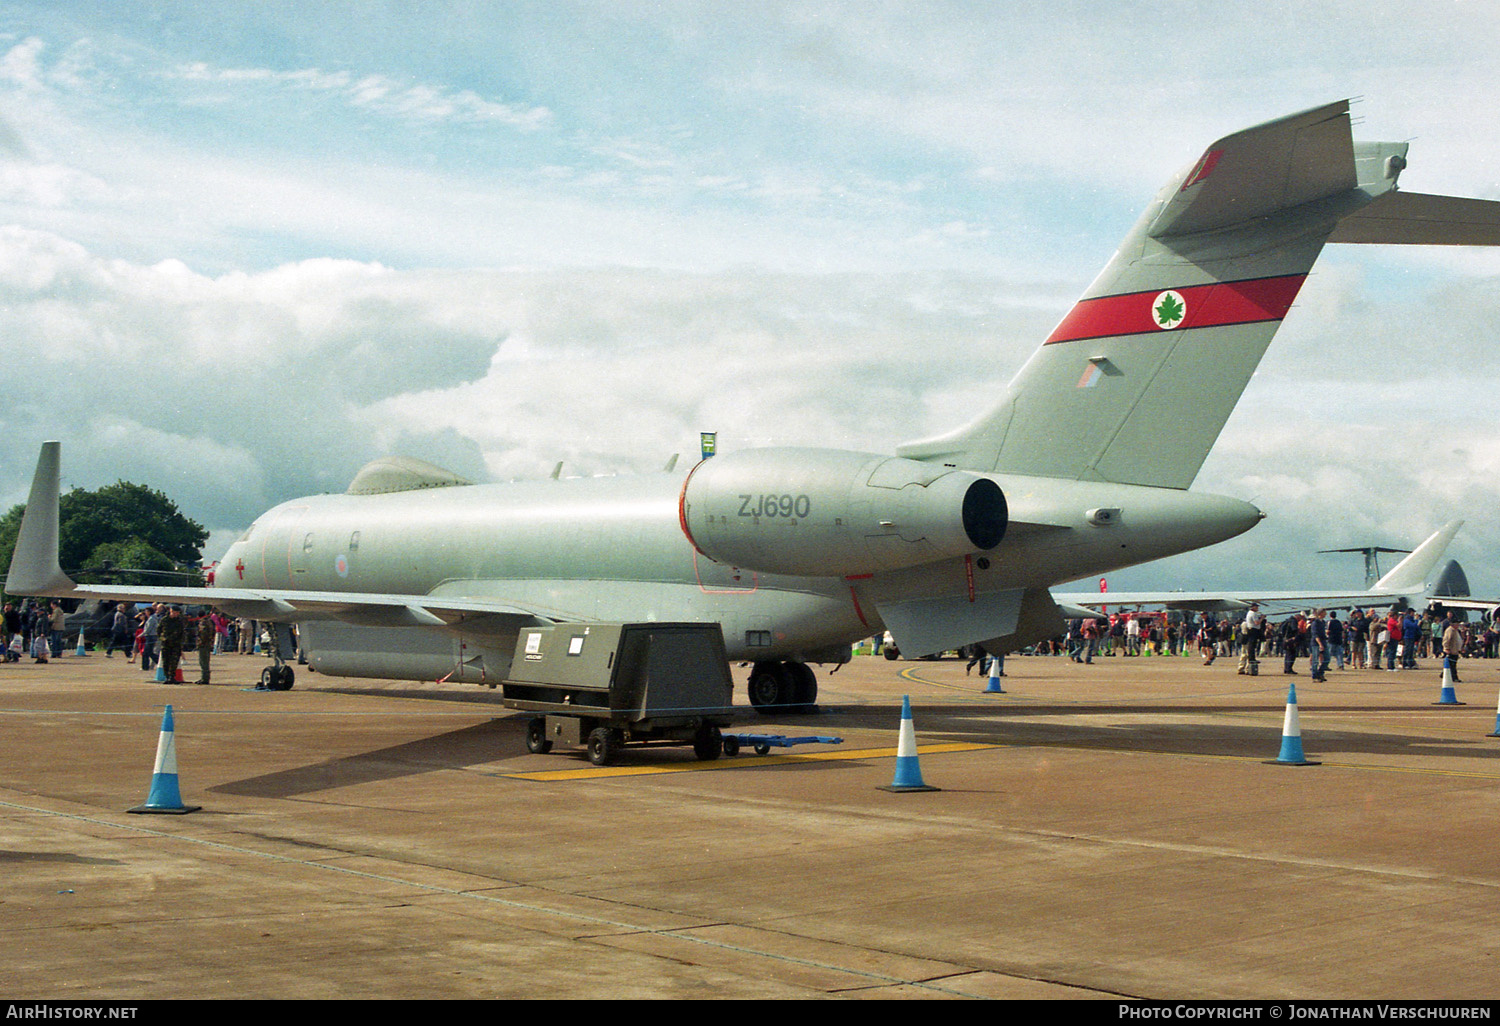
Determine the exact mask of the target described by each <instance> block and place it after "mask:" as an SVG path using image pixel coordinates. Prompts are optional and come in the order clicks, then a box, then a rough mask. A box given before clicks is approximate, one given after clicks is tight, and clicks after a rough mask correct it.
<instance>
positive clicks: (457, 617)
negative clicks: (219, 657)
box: [67, 584, 557, 633]
mask: <svg viewBox="0 0 1500 1026" xmlns="http://www.w3.org/2000/svg"><path fill="white" fill-rule="evenodd" d="M67 595H69V596H72V597H74V598H97V599H114V600H126V601H135V602H180V603H184V604H188V605H204V606H216V607H218V608H219V609H221V610H223V611H224V612H225V613H227V614H229V615H230V616H238V617H244V618H246V619H249V620H273V621H275V622H277V623H301V622H302V621H305V620H338V621H340V622H343V623H347V624H351V625H353V626H356V627H454V628H458V627H461V628H463V629H464V630H465V631H467V632H475V633H486V632H493V633H512V632H514V631H515V630H517V629H518V628H520V627H539V626H543V625H545V624H549V623H555V622H557V618H556V617H555V616H548V615H546V614H544V613H542V612H540V611H537V610H532V609H525V608H522V607H520V606H517V605H514V604H511V603H505V602H497V601H493V600H488V599H458V598H450V597H447V596H438V595H377V594H362V593H356V592H341V591H340V592H324V591H282V590H273V589H261V588H151V587H140V588H136V587H129V586H126V585H91V584H79V585H75V586H74V588H73V590H72V591H71V592H68V593H67Z"/></svg>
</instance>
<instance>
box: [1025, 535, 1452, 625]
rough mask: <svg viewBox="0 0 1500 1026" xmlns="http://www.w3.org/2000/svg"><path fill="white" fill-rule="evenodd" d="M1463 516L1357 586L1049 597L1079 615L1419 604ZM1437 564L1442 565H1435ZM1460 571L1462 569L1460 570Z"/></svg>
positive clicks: (1442, 574) (1440, 570)
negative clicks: (1152, 609) (1142, 609)
mask: <svg viewBox="0 0 1500 1026" xmlns="http://www.w3.org/2000/svg"><path fill="white" fill-rule="evenodd" d="M1463 523H1464V522H1463V521H1462V520H1452V521H1449V522H1448V523H1447V524H1445V525H1444V526H1442V527H1441V528H1439V529H1438V530H1437V531H1435V532H1434V533H1433V534H1432V535H1431V536H1430V537H1429V538H1428V539H1427V540H1426V541H1424V542H1423V543H1422V544H1421V545H1419V546H1417V547H1416V548H1415V549H1413V550H1412V553H1411V555H1409V556H1407V557H1406V558H1405V559H1403V560H1402V561H1401V562H1399V563H1397V564H1396V565H1395V567H1393V568H1392V569H1391V571H1390V572H1389V573H1387V574H1386V575H1385V576H1383V577H1381V578H1380V580H1378V581H1376V582H1375V584H1374V585H1372V586H1371V587H1369V588H1366V589H1363V590H1360V591H1329V590H1327V589H1323V590H1317V591H1312V590H1303V591H1276V590H1271V589H1264V590H1259V591H1256V590H1249V589H1246V590H1242V591H1114V592H1053V593H1052V598H1053V599H1054V600H1055V601H1057V603H1058V604H1059V605H1063V606H1067V607H1069V608H1071V609H1074V610H1075V611H1076V612H1077V613H1078V615H1088V616H1093V615H1097V613H1098V612H1099V611H1100V610H1102V609H1104V608H1106V607H1117V608H1124V607H1136V606H1164V607H1166V608H1167V609H1191V610H1194V611H1198V612H1233V611H1235V610H1243V609H1249V608H1250V603H1252V602H1255V603H1258V604H1260V605H1262V606H1267V607H1275V608H1294V607H1295V608H1307V607H1309V606H1322V607H1326V608H1344V607H1352V606H1360V607H1361V608H1365V607H1370V606H1373V607H1375V608H1378V609H1385V608H1388V607H1390V606H1401V607H1403V608H1404V607H1408V606H1409V607H1412V608H1415V609H1422V608H1424V607H1425V606H1426V605H1427V602H1428V601H1429V600H1430V599H1432V598H1433V597H1434V595H1436V594H1437V591H1438V588H1439V586H1440V584H1441V582H1442V581H1444V580H1445V579H1447V578H1448V577H1449V576H1450V574H1449V573H1448V567H1449V566H1450V565H1453V564H1452V562H1451V561H1449V562H1448V563H1441V561H1442V558H1443V554H1444V553H1445V552H1447V550H1448V545H1449V543H1450V542H1452V541H1453V536H1454V535H1455V534H1457V533H1458V529H1459V528H1460V527H1462V526H1463ZM1440 563H1441V565H1440ZM1460 573H1461V571H1460Z"/></svg>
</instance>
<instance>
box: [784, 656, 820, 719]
mask: <svg viewBox="0 0 1500 1026" xmlns="http://www.w3.org/2000/svg"><path fill="white" fill-rule="evenodd" d="M783 665H785V667H786V673H787V677H788V678H790V680H791V683H792V688H791V691H792V694H791V701H792V705H793V709H792V711H793V712H799V713H810V712H816V711H817V708H818V675H817V674H816V673H815V672H813V668H812V667H811V666H808V665H807V664H806V663H785V664H783Z"/></svg>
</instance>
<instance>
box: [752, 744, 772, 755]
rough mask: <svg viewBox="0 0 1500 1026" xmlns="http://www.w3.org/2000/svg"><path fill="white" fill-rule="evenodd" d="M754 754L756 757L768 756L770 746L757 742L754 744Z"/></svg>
mask: <svg viewBox="0 0 1500 1026" xmlns="http://www.w3.org/2000/svg"><path fill="white" fill-rule="evenodd" d="M755 754H756V755H770V754H771V746H770V745H768V744H766V743H765V742H764V741H757V742H755Z"/></svg>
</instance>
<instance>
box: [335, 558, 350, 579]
mask: <svg viewBox="0 0 1500 1026" xmlns="http://www.w3.org/2000/svg"><path fill="white" fill-rule="evenodd" d="M333 572H334V573H336V574H338V575H339V576H340V577H348V576H349V560H348V559H346V558H345V557H343V556H340V557H338V558H337V559H335V560H334V561H333Z"/></svg>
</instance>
